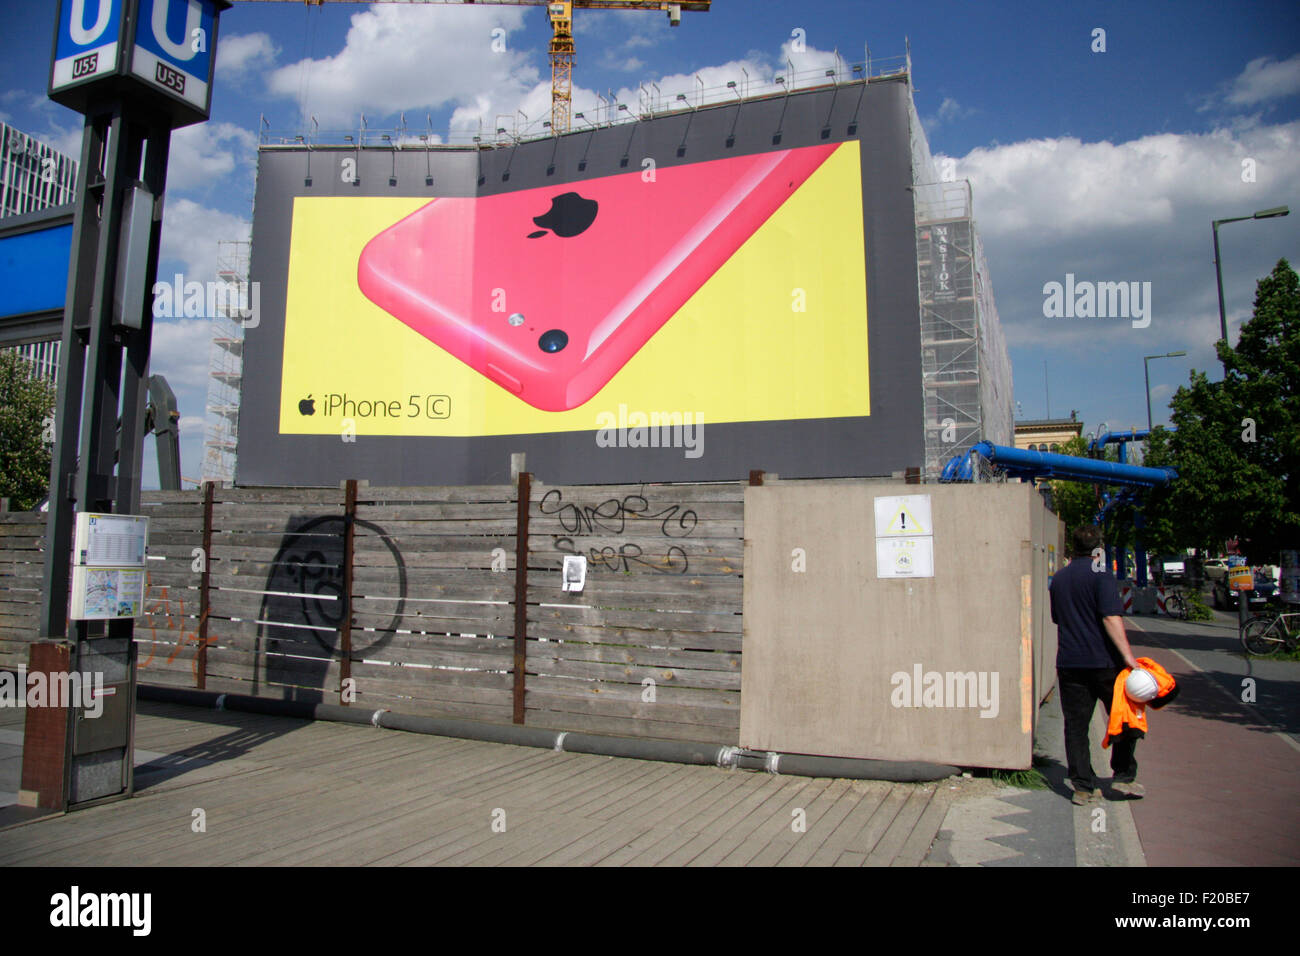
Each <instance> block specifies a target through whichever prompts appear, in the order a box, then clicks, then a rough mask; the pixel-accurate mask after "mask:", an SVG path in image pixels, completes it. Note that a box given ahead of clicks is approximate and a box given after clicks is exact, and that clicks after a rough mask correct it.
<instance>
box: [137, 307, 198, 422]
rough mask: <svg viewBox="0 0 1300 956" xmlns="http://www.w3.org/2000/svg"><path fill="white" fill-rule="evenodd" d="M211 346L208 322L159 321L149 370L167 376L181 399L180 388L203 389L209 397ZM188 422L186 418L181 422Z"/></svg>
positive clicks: (154, 326)
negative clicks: (209, 355) (209, 352)
mask: <svg viewBox="0 0 1300 956" xmlns="http://www.w3.org/2000/svg"><path fill="white" fill-rule="evenodd" d="M211 344H212V323H211V322H210V321H209V320H208V319H166V320H157V321H155V322H154V324H153V345H152V348H151V351H150V358H149V371H150V372H151V373H152V374H154V375H162V376H165V377H166V379H167V384H168V385H170V386H171V387H172V389H173V390H175V391H176V392H177V393H178V397H179V392H180V390H181V389H196V388H200V389H202V390H203V391H204V393H205V394H206V390H207V381H208V350H209V348H210V347H211ZM178 404H179V401H178ZM191 405H192V403H191ZM185 410H186V409H182V411H185ZM185 421H186V419H184V418H183V419H182V423H184V422H185Z"/></svg>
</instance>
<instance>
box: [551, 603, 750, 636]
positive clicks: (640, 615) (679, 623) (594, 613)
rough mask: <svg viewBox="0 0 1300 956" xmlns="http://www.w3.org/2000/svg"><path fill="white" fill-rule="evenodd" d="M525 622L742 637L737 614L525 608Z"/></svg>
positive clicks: (553, 607) (739, 616)
mask: <svg viewBox="0 0 1300 956" xmlns="http://www.w3.org/2000/svg"><path fill="white" fill-rule="evenodd" d="M528 620H529V621H539V622H550V623H555V624H570V625H579V624H580V625H585V626H588V627H636V628H646V629H652V630H654V629H662V630H685V631H703V632H712V631H721V632H723V633H734V634H739V633H741V628H742V620H741V615H739V614H709V613H705V612H701V611H681V612H674V611H620V610H613V609H609V608H593V607H576V606H575V607H555V606H540V605H539V606H536V607H534V606H533V605H529V606H528Z"/></svg>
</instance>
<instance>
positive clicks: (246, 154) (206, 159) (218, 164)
mask: <svg viewBox="0 0 1300 956" xmlns="http://www.w3.org/2000/svg"><path fill="white" fill-rule="evenodd" d="M256 156H257V137H256V136H254V135H253V134H252V133H251V132H249V131H248V130H246V129H243V128H241V127H239V126H236V125H235V124H234V123H198V124H195V125H193V126H186V127H184V128H182V129H179V130H177V131H176V132H174V133H173V134H172V141H171V151H170V152H169V153H168V156H167V188H168V189H169V190H176V189H200V190H203V189H204V188H205V187H206V189H208V190H210V189H213V188H219V189H221V190H223V191H226V192H228V191H229V189H230V186H231V183H232V178H231V176H230V174H231V173H232V172H234V171H235V169H236V168H239V167H243V168H245V169H246V170H247V174H248V186H249V193H250V194H251V193H252V170H253V166H254V160H255V158H256Z"/></svg>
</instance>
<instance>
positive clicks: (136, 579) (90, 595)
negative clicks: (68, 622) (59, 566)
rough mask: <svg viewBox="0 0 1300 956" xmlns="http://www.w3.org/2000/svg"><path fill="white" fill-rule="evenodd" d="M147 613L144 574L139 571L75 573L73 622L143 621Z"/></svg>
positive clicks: (85, 570)
mask: <svg viewBox="0 0 1300 956" xmlns="http://www.w3.org/2000/svg"><path fill="white" fill-rule="evenodd" d="M143 610H144V571H142V570H139V569H138V568H87V567H74V568H73V569H72V618H73V620H77V621H105V620H112V619H115V618H124V617H139V616H140V615H141V614H142V613H143Z"/></svg>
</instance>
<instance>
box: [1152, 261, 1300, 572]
mask: <svg viewBox="0 0 1300 956" xmlns="http://www.w3.org/2000/svg"><path fill="white" fill-rule="evenodd" d="M1218 354H1219V359H1220V361H1221V362H1223V363H1224V366H1225V368H1226V373H1225V375H1224V378H1223V380H1222V381H1219V382H1211V381H1210V380H1209V378H1208V377H1207V376H1206V374H1205V373H1204V372H1198V371H1195V370H1194V371H1193V372H1192V373H1191V375H1190V377H1189V383H1188V384H1187V385H1186V386H1184V387H1182V388H1180V389H1178V391H1177V392H1176V393H1175V394H1174V397H1173V400H1172V401H1171V402H1170V408H1171V415H1170V418H1171V420H1172V422H1173V424H1174V426H1175V428H1176V431H1172V432H1171V431H1169V430H1166V429H1163V428H1159V429H1156V430H1155V432H1154V433H1153V434H1152V436H1151V440H1150V442H1148V444H1147V455H1146V462H1147V464H1149V465H1169V466H1172V467H1173V468H1176V469H1177V470H1178V480H1177V481H1175V482H1174V483H1173V484H1172V485H1171V486H1170V487H1169V489H1167V490H1166V491H1164V492H1163V493H1159V494H1156V495H1154V496H1153V498H1152V501H1151V507H1150V509H1149V514H1150V515H1151V516H1152V517H1153V518H1154V519H1155V520H1157V521H1158V522H1160V524H1161V525H1162V526H1164V527H1167V528H1168V529H1169V531H1170V534H1171V536H1172V538H1173V539H1174V540H1175V541H1176V542H1177V543H1178V544H1179V546H1185V547H1197V548H1205V549H1209V550H1210V551H1212V552H1217V551H1218V550H1219V549H1220V548H1221V547H1222V546H1223V542H1224V541H1226V540H1227V539H1229V538H1234V537H1235V538H1239V539H1240V540H1241V541H1242V542H1243V545H1244V548H1243V550H1245V551H1246V553H1247V555H1248V556H1249V558H1250V560H1251V561H1252V562H1258V563H1262V562H1265V561H1272V560H1274V559H1275V557H1276V554H1277V551H1278V550H1279V549H1280V548H1294V547H1297V546H1300V278H1298V277H1297V276H1296V273H1295V271H1294V270H1293V269H1292V268H1291V266H1290V264H1289V263H1288V262H1287V261H1286V260H1285V259H1282V260H1279V262H1278V264H1277V266H1276V267H1275V268H1274V269H1273V271H1272V273H1271V274H1270V275H1268V276H1266V277H1265V278H1263V279H1261V280H1260V281H1259V283H1258V286H1257V289H1256V294H1255V311H1254V315H1253V317H1252V318H1251V319H1250V320H1249V321H1248V322H1247V323H1246V324H1245V325H1244V326H1242V330H1241V338H1240V340H1239V341H1238V343H1237V347H1236V348H1231V347H1230V346H1228V344H1227V343H1226V342H1224V341H1222V340H1220V341H1219V343H1218Z"/></svg>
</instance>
